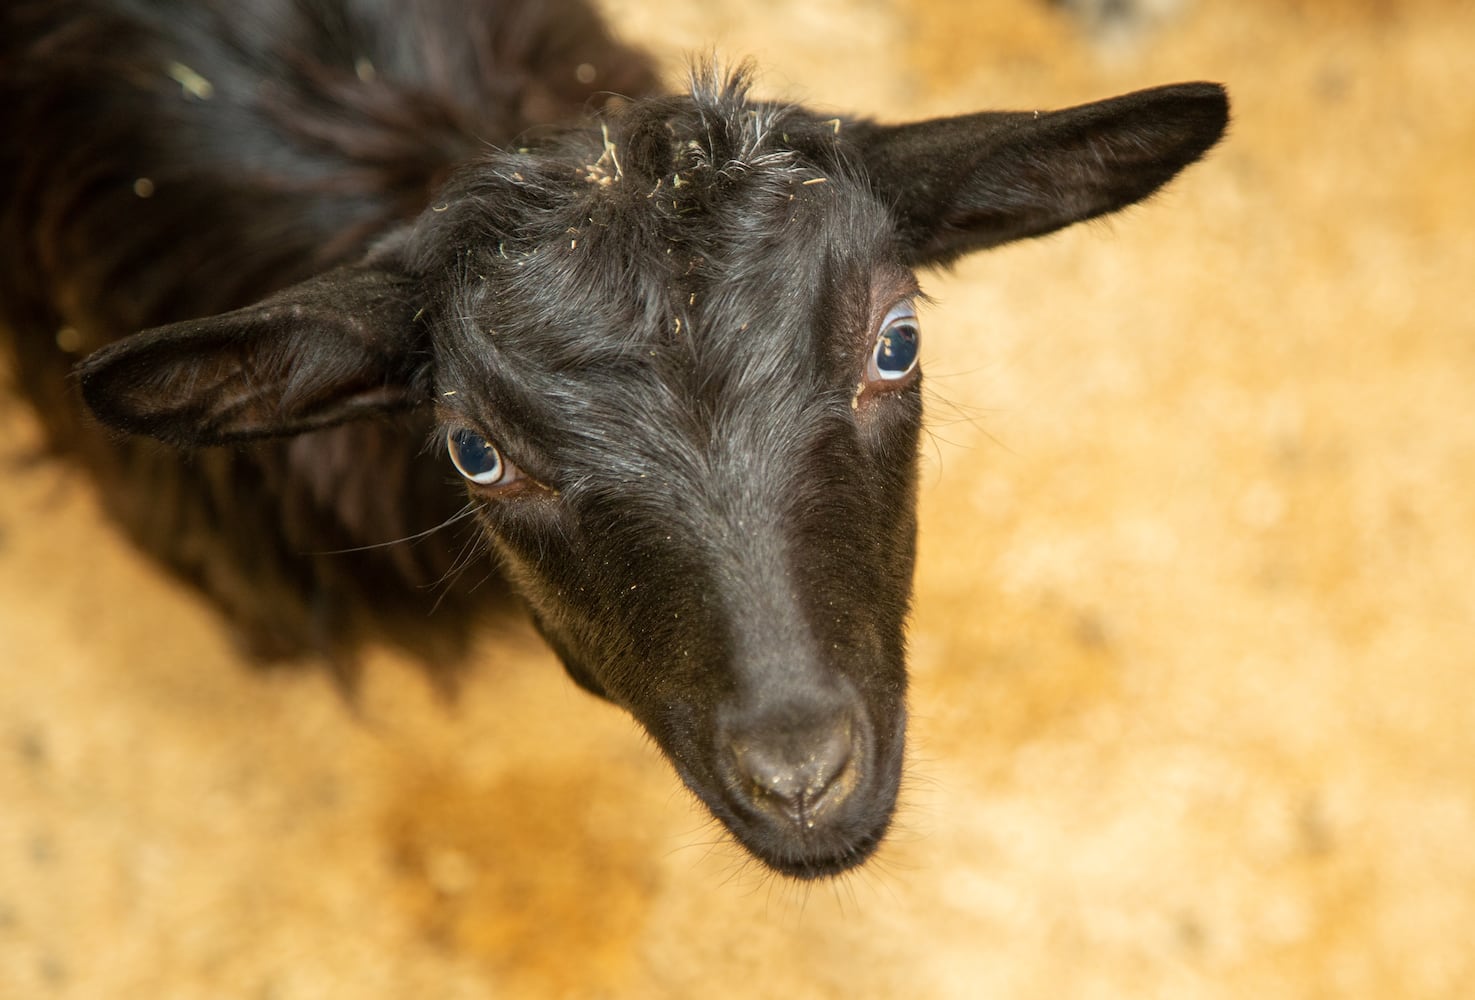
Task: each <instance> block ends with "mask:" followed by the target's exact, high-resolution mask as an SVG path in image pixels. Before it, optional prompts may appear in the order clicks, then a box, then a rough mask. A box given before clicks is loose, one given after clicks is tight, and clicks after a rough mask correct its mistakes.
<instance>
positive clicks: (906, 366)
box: [866, 300, 922, 382]
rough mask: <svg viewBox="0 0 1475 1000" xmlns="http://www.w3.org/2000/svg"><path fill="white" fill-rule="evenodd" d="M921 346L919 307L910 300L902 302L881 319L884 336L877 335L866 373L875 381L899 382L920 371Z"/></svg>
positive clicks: (882, 334)
mask: <svg viewBox="0 0 1475 1000" xmlns="http://www.w3.org/2000/svg"><path fill="white" fill-rule="evenodd" d="M921 347H922V332H921V330H920V328H919V327H918V326H917V312H916V309H915V308H913V306H912V303H911V301H910V300H907V301H903V302H899V303H897V304H896V305H895V306H892V307H891V311H890V312H889V313H887V314H886V318H885V319H884V320H882V321H881V335H880V336H879V337H877V338H876V347H875V349H874V350H873V351H872V352H871V361H870V364H869V365H867V368H868V369H869V370H868V371H867V372H866V374H867V375H868V376H870V378H871V379H873V380H875V381H880V382H898V381H900V380H902V379H904V378H906V377H907V376H909V375H911V374H912V372H914V371H916V370H917V358H918V354H919V353H920V351H921Z"/></svg>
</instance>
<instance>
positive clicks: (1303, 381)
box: [0, 0, 1475, 1000]
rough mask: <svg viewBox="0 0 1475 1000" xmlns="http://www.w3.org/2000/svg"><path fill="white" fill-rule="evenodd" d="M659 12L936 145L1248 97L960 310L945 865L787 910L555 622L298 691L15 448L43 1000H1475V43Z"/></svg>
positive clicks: (1380, 35) (8, 948) (804, 898)
mask: <svg viewBox="0 0 1475 1000" xmlns="http://www.w3.org/2000/svg"><path fill="white" fill-rule="evenodd" d="M609 6H610V7H611V8H612V9H614V10H615V11H616V12H617V16H618V17H619V19H620V21H621V23H623V24H624V25H626V26H627V32H628V34H629V35H630V36H631V37H633V38H636V39H639V40H642V41H644V42H646V43H647V44H649V45H651V46H652V47H653V48H654V49H655V50H656V51H657V52H658V53H660V54H661V55H662V57H663V58H665V59H667V61H668V65H669V66H670V67H671V69H672V73H673V78H674V77H675V76H676V75H677V74H678V73H679V70H680V65H681V55H680V54H681V53H682V52H683V51H684V50H688V49H692V48H701V47H704V46H709V45H710V46H714V47H716V48H718V49H719V50H720V51H722V52H726V53H737V54H750V55H753V56H756V57H757V58H758V60H759V62H760V64H761V65H762V66H763V67H764V75H763V90H764V91H765V92H768V93H773V94H786V95H789V96H797V97H801V98H804V99H807V100H810V101H812V102H815V103H818V104H822V105H827V106H831V107H835V108H845V107H852V108H863V109H866V110H869V111H872V112H874V113H877V114H879V115H881V116H883V117H887V118H890V119H901V118H906V117H916V116H922V115H931V114H941V113H946V112H961V111H968V110H975V109H976V108H979V107H983V106H1012V107H1024V108H1031V107H1046V106H1054V105H1063V104H1069V103H1075V102H1077V101H1081V100H1086V99H1090V98H1093V97H1098V96H1105V95H1107V94H1110V93H1113V92H1117V91H1123V90H1128V89H1132V88H1135V87H1138V86H1144V85H1148V84H1151V83H1157V82H1167V81H1170V80H1177V79H1193V78H1208V79H1216V80H1222V81H1224V82H1226V83H1227V84H1228V85H1229V86H1230V87H1231V89H1232V92H1233V95H1234V99H1235V102H1236V104H1235V108H1236V115H1237V121H1236V125H1235V127H1234V132H1233V135H1232V138H1231V139H1230V141H1229V142H1228V143H1227V144H1226V145H1224V146H1223V147H1222V148H1221V149H1220V150H1219V151H1217V152H1216V153H1215V155H1214V156H1213V158H1212V160H1211V161H1210V162H1207V163H1206V164H1204V165H1202V166H1200V167H1199V168H1196V169H1195V170H1193V171H1192V172H1191V173H1190V174H1188V175H1186V176H1185V177H1183V178H1182V179H1181V180H1180V181H1179V182H1178V183H1177V184H1175V185H1174V187H1173V188H1172V189H1171V190H1170V191H1169V192H1168V193H1167V194H1166V195H1165V196H1163V197H1162V198H1160V199H1158V200H1157V201H1155V202H1154V203H1152V204H1151V205H1148V206H1146V207H1142V208H1139V209H1137V210H1134V211H1132V212H1131V213H1129V214H1128V215H1127V216H1126V217H1124V218H1122V219H1119V220H1117V221H1115V222H1113V223H1110V224H1098V225H1093V226H1089V227H1084V228H1082V229H1080V230H1079V231H1072V232H1070V233H1067V234H1062V235H1060V236H1058V237H1055V238H1052V239H1049V240H1046V241H1041V242H1039V243H1036V244H1031V245H1022V246H1018V247H1013V248H1008V249H1005V250H1002V251H997V252H995V253H993V254H991V255H987V256H985V257H981V258H977V259H974V260H971V261H968V262H967V263H965V264H964V265H962V266H960V267H958V268H957V270H956V271H955V272H953V273H951V274H939V275H932V276H930V277H929V278H928V279H927V282H926V284H927V288H928V290H929V291H930V292H931V293H932V294H933V295H934V296H935V297H936V299H937V305H936V306H935V307H933V308H931V309H930V310H929V311H928V313H927V315H925V316H924V323H925V325H926V329H927V350H928V356H927V357H926V361H925V364H926V367H927V372H928V379H929V385H930V394H931V400H930V405H931V415H932V435H931V437H930V439H929V441H928V443H927V449H926V466H925V487H924V493H923V503H922V505H923V512H922V522H923V528H922V539H921V546H922V548H921V565H920V571H919V577H918V581H917V612H916V615H915V621H914V626H913V629H912V648H913V656H912V660H913V669H914V677H915V687H914V696H913V703H912V705H913V712H914V723H913V737H912V738H913V746H914V753H913V757H912V764H911V768H910V779H909V786H908V789H907V792H906V795H905V806H904V812H903V814H902V817H901V821H900V829H899V830H898V831H897V833H896V835H895V837H894V838H893V839H892V841H891V842H890V844H889V846H887V847H886V848H885V849H884V851H883V853H882V855H881V857H879V858H878V859H877V861H876V863H875V864H873V865H872V866H870V867H869V868H867V869H866V870H864V871H863V872H861V873H859V874H857V875H855V876H853V877H850V878H848V879H846V880H844V881H842V882H839V883H836V884H834V885H824V886H816V887H810V888H803V887H796V886H793V885H790V884H788V883H784V882H780V881H775V880H773V879H770V878H767V877H765V876H764V875H762V874H761V873H759V872H757V871H755V870H754V869H753V868H752V867H751V866H750V865H748V864H745V863H744V862H743V861H742V860H741V859H740V857H739V855H738V853H737V851H736V850H735V849H734V848H732V847H731V846H729V845H727V844H726V843H724V842H723V839H722V837H721V836H720V834H719V832H718V831H717V830H716V829H715V828H714V826H713V824H712V823H711V822H709V821H708V820H706V819H704V818H703V815H702V813H701V812H700V811H698V810H697V809H696V808H695V807H694V806H693V805H692V804H691V803H690V802H689V801H688V798H687V796H686V795H685V794H684V793H682V792H680V791H679V790H678V786H677V782H676V780H675V779H674V777H673V776H672V774H671V773H670V771H669V769H668V767H667V766H666V765H665V764H664V763H663V762H662V761H661V760H660V758H659V757H658V756H657V754H656V753H655V752H654V750H652V749H651V748H650V747H649V746H648V745H647V743H646V742H645V740H644V739H643V737H642V736H641V735H640V734H639V732H638V730H637V729H636V727H635V726H634V724H633V723H632V722H630V721H628V720H627V719H626V718H625V717H623V716H622V715H621V714H620V713H618V712H617V711H616V710H614V709H612V708H610V707H607V706H605V705H603V704H601V703H600V702H598V701H596V700H594V699H592V698H589V697H587V696H585V695H582V694H580V693H579V692H578V691H577V690H575V689H574V687H573V686H572V685H571V683H570V682H568V681H567V680H566V679H565V678H564V676H563V675H562V671H561V670H560V668H559V667H558V665H557V664H556V663H555V662H554V660H553V659H552V657H551V656H550V655H549V654H548V653H547V652H546V651H545V650H544V649H543V648H542V647H541V646H540V644H539V643H538V641H537V640H536V638H535V637H533V636H532V634H531V633H530V631H529V630H528V629H527V628H526V627H525V626H514V627H512V628H510V629H508V630H506V631H505V632H503V633H502V634H498V635H487V636H485V638H484V640H483V642H482V643H481V649H480V651H479V654H478V659H479V660H480V661H481V665H480V666H479V667H478V668H477V669H476V670H474V671H473V672H472V676H471V677H470V679H469V681H468V683H467V685H466V687H465V689H464V691H463V692H462V696H461V697H460V698H459V700H457V701H456V702H455V703H454V704H448V703H446V702H445V701H444V700H441V699H440V698H439V697H438V696H437V695H436V694H435V693H434V691H433V690H432V688H431V686H430V684H429V683H428V682H427V681H426V678H425V676H424V675H423V674H422V673H421V672H420V671H419V670H417V669H416V668H415V666H414V665H413V664H411V663H407V662H404V661H402V660H399V659H396V658H395V657H394V656H393V655H391V654H389V653H380V654H376V655H374V656H373V657H372V658H371V662H370V664H369V669H368V671H367V675H368V676H367V681H366V686H365V690H364V693H363V697H362V700H361V702H360V703H359V704H357V705H350V704H348V703H347V702H345V700H344V699H343V698H341V697H340V696H339V694H338V693H337V692H336V691H335V690H334V689H333V687H332V685H331V683H330V682H329V681H328V679H327V678H326V677H325V676H324V674H323V672H321V671H315V670H310V669H309V670H298V671H283V672H276V673H268V674H262V673H259V672H255V671H252V670H249V669H248V668H247V667H246V666H244V665H243V664H242V662H241V661H240V660H239V659H237V658H236V656H235V654H234V653H233V651H232V649H231V647H230V645H229V642H228V640H227V638H226V636H225V634H224V630H223V629H222V628H221V627H220V624H219V622H218V621H217V620H216V619H215V618H214V617H213V616H212V614H211V613H210V612H209V611H208V610H207V609H206V608H205V607H204V606H203V605H202V604H201V603H200V602H199V601H198V599H197V598H196V597H194V596H193V595H192V594H191V593H189V592H186V591H183V590H181V589H180V588H178V587H177V586H175V585H174V584H172V583H171V582H170V581H168V580H167V579H165V578H164V577H163V576H162V575H161V574H160V573H159V572H158V571H157V570H156V569H155V568H154V567H153V566H152V565H151V564H150V563H149V562H147V561H146V560H144V559H143V558H141V557H139V556H138V555H136V554H135V553H134V552H132V551H131V550H130V549H129V547H128V546H127V545H126V544H125V543H124V542H122V541H121V540H120V539H119V538H118V537H117V536H116V535H115V534H114V533H113V532H112V531H111V530H110V529H109V528H108V526H107V525H106V524H105V523H103V522H102V520H101V519H100V517H99V515H98V513H97V503H96V499H95V497H94V495H93V494H92V492H91V487H90V486H89V484H88V483H87V482H86V481H84V480H82V479H81V478H79V477H78V476H77V475H76V474H74V473H73V472H72V471H70V470H69V469H67V468H66V467H63V466H60V465H57V464H54V463H45V462H43V463H39V464H38V463H35V462H28V461H27V460H26V456H27V455H28V454H30V453H31V450H32V448H33V446H34V443H35V440H36V432H35V428H34V427H33V425H32V422H31V420H30V418H29V416H28V414H27V413H26V412H25V411H24V410H23V409H22V408H21V407H20V406H19V405H17V404H15V403H13V402H6V403H4V404H3V408H0V469H3V471H0V476H3V480H0V482H3V489H0V662H3V670H0V997H4V998H6V1000H9V998H30V997H68V998H72V997H75V998H98V997H107V998H112V997H120V998H132V997H149V998H160V1000H163V998H194V997H242V998H251V1000H298V998H319V997H343V998H355V1000H357V998H363V1000H373V998H405V997H437V998H459V997H517V998H521V997H530V998H540V997H657V998H660V997H670V998H680V997H692V996H703V997H725V996H734V997H737V996H741V997H784V998H792V997H805V998H808V997H847V998H869V997H878V998H880V997H903V996H906V997H940V998H948V997H1049V998H1057V997H1084V998H1098V997H1099V998H1107V997H1132V998H1142V997H1153V996H1163V997H1175V998H1177V997H1282V996H1283V997H1377V998H1392V997H1468V996H1472V995H1475V490H1472V488H1471V485H1472V482H1475V414H1472V410H1475V392H1472V385H1475V320H1472V310H1471V308H1470V306H1469V304H1468V300H1467V294H1468V293H1467V292H1466V291H1465V289H1467V288H1468V287H1469V284H1468V282H1469V280H1470V278H1471V276H1472V275H1475V240H1472V238H1471V235H1470V234H1471V233H1472V232H1475V184H1472V181H1471V176H1470V175H1471V172H1472V168H1475V69H1472V68H1471V65H1472V64H1471V59H1470V46H1471V44H1472V42H1475V5H1472V4H1469V3H1465V2H1458V0H1449V2H1432V0H1429V2H1417V0H1411V2H1404V3H1391V2H1378V0H1361V2H1347V3H1334V2H1332V0H1324V2H1314V0H1299V2H1295V3H1271V2H1270V0H1248V2H1243V3H1239V2H1232V0H1199V2H1197V3H1194V4H1188V5H1175V4H1172V3H1162V4H1157V5H1155V6H1158V7H1160V8H1162V9H1163V11H1164V14H1163V17H1162V19H1161V20H1160V21H1159V22H1157V23H1156V24H1155V25H1153V26H1152V27H1150V28H1149V29H1148V30H1146V31H1144V32H1140V33H1138V34H1135V35H1125V36H1117V37H1113V38H1112V39H1110V40H1109V41H1105V42H1103V41H1101V40H1100V39H1099V38H1092V37H1088V36H1087V35H1085V34H1084V33H1082V32H1081V31H1080V30H1079V27H1078V25H1076V24H1075V23H1073V22H1072V21H1070V20H1069V19H1068V18H1066V17H1064V16H1063V15H1060V14H1059V13H1057V12H1055V11H1053V10H1050V9H1046V8H1043V7H1040V6H1037V5H1035V4H1034V3H1030V2H1026V0H998V2H996V3H991V4H979V3H977V2H975V0H967V2H965V0H927V2H925V3H919V4H917V5H915V6H910V5H906V4H903V3H901V2H900V0H849V2H840V0H812V2H809V3H806V4H804V5H803V6H802V8H801V9H800V10H798V12H795V11H794V10H793V9H792V8H791V5H790V4H788V3H782V4H781V3H778V2H777V0H750V2H745V3H742V4H738V3H735V2H734V3H725V4H720V5H717V6H714V7H711V8H708V9H705V10H697V9H696V7H697V6H698V5H695V4H687V5H683V7H682V9H681V10H680V11H679V12H676V13H673V12H671V11H663V10H660V9H659V8H660V6H661V5H657V4H655V3H651V2H649V0H610V4H609ZM980 11H986V12H987V13H980Z"/></svg>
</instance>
